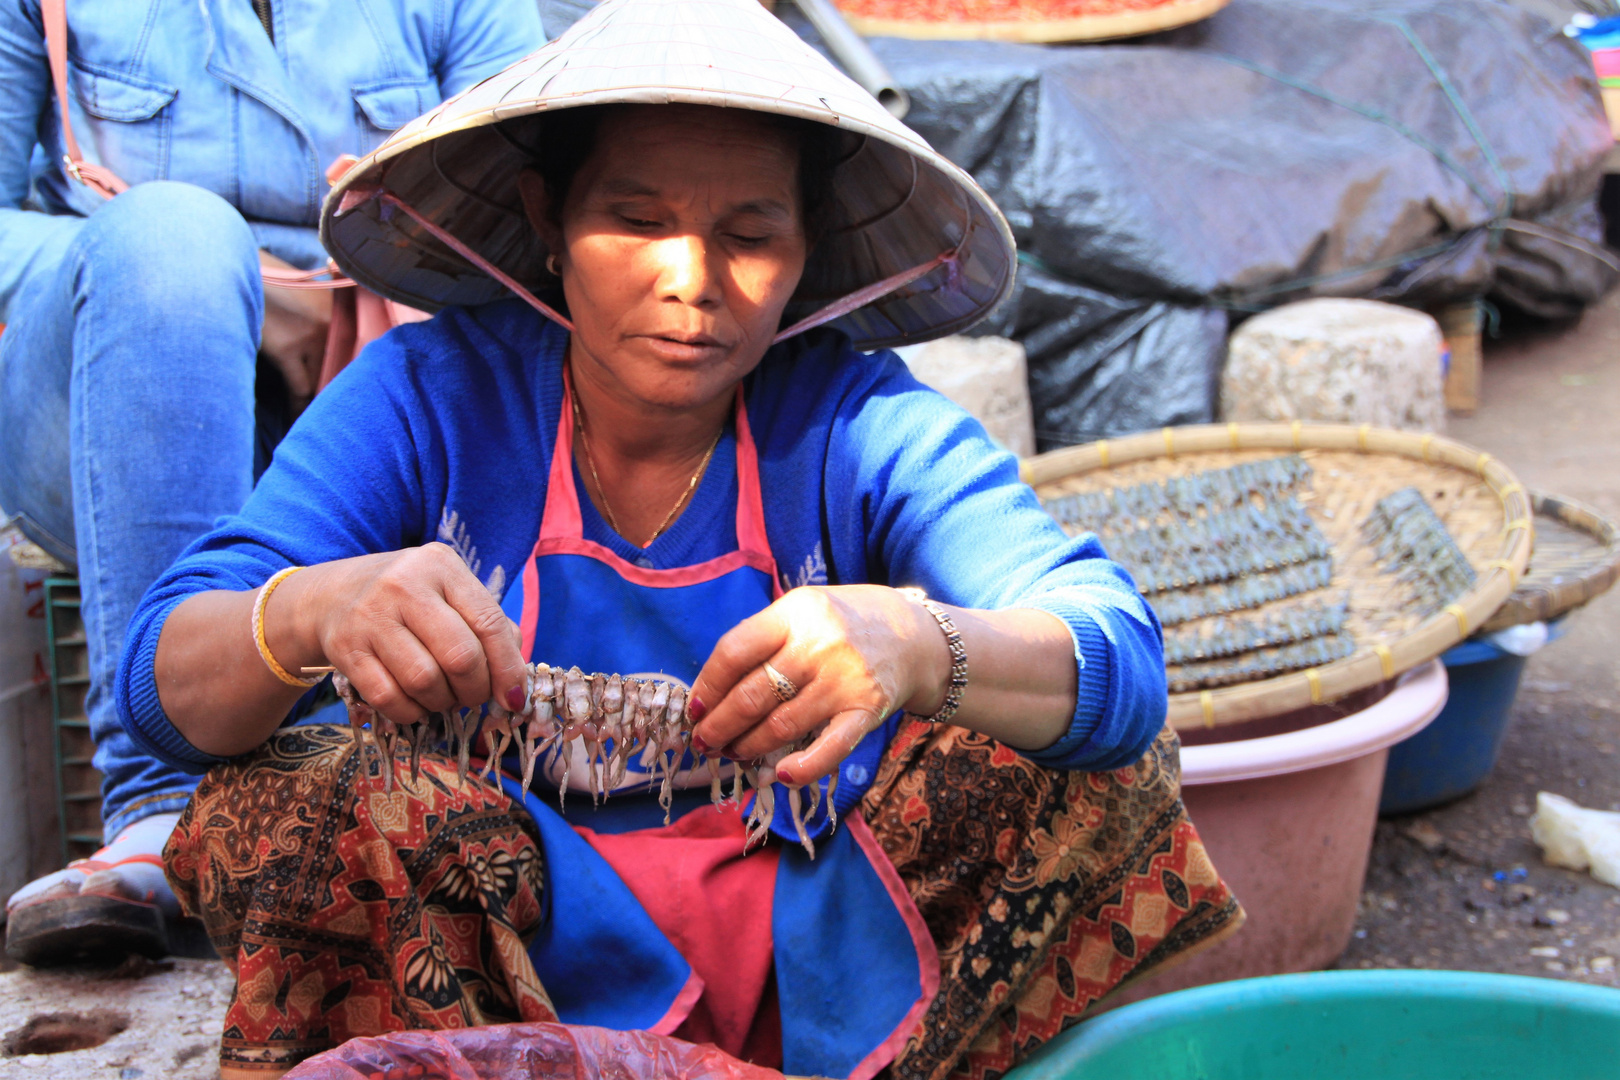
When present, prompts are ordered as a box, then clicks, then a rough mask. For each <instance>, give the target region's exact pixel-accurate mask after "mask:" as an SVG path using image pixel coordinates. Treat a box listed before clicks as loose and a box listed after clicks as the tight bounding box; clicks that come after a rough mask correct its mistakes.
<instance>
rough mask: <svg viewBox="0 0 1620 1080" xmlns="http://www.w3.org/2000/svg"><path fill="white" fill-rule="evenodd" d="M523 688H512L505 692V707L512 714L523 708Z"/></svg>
mask: <svg viewBox="0 0 1620 1080" xmlns="http://www.w3.org/2000/svg"><path fill="white" fill-rule="evenodd" d="M523 697H524V695H523V687H521V686H514V687H512V689H510V690H508V691H507V692H506V707H507V708H508V709H511V710H512V711H513V712H517V711H518V710H519V709H521V708H523Z"/></svg>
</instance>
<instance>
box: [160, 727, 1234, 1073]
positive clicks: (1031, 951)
mask: <svg viewBox="0 0 1620 1080" xmlns="http://www.w3.org/2000/svg"><path fill="white" fill-rule="evenodd" d="M1177 750H1178V744H1177V742H1176V738H1175V735H1174V733H1173V732H1170V731H1169V730H1168V729H1167V730H1166V731H1165V733H1163V734H1162V735H1161V736H1160V737H1159V739H1158V741H1157V742H1155V744H1154V745H1153V747H1152V749H1151V750H1150V751H1149V752H1148V753H1147V755H1146V756H1144V757H1143V758H1142V759H1141V760H1140V761H1138V762H1137V763H1136V764H1135V765H1132V766H1130V767H1129V768H1124V769H1116V770H1114V771H1112V772H1105V773H1079V772H1059V771H1055V770H1051V769H1045V768H1042V767H1041V766H1039V765H1036V764H1034V763H1033V762H1031V761H1030V760H1029V759H1028V758H1025V757H1024V756H1022V755H1021V754H1018V753H1017V752H1015V751H1013V750H1011V749H1009V748H1008V747H1006V746H1003V745H1002V744H1000V743H997V742H995V741H994V740H992V739H989V738H987V737H985V736H982V735H976V734H973V733H971V732H968V731H964V730H962V729H960V728H954V727H948V726H931V725H928V724H924V723H911V724H908V725H906V726H904V727H902V728H901V730H900V732H899V734H898V735H897V736H896V737H895V739H894V741H893V742H892V743H891V745H890V746H889V748H888V749H887V751H886V752H885V754H884V757H883V759H882V764H881V766H880V768H879V771H878V776H877V779H876V781H875V783H874V785H873V787H872V789H871V790H870V791H869V792H868V793H867V795H866V797H865V799H864V800H863V802H862V803H861V807H860V811H861V814H862V816H863V817H864V818H865V820H866V821H867V822H868V823H869V825H870V827H871V829H872V833H873V835H874V836H875V837H876V838H877V840H878V842H879V844H880V845H881V847H882V848H883V851H884V853H885V854H886V855H887V856H888V858H889V860H890V862H892V863H893V864H894V867H895V869H896V870H897V871H898V873H899V875H900V878H901V880H902V881H903V882H904V884H905V886H906V889H907V891H908V892H909V893H910V895H911V897H912V899H913V900H914V901H915V903H916V906H917V909H918V911H919V912H920V914H921V915H922V917H923V919H924V921H925V922H926V923H927V926H928V929H929V931H930V934H931V936H932V937H933V939H934V941H935V943H936V944H937V946H938V950H939V957H940V966H941V972H940V989H939V992H938V994H937V995H936V997H935V999H934V1001H933V1002H932V1004H931V1005H930V1007H929V1008H928V1010H927V1011H926V1012H925V1013H924V1015H923V1017H922V1019H921V1021H920V1022H919V1024H918V1026H917V1029H916V1031H914V1032H913V1033H912V1034H911V1036H910V1038H909V1040H908V1041H907V1043H906V1045H905V1047H904V1049H903V1050H902V1051H901V1052H900V1054H899V1056H898V1057H897V1058H896V1059H895V1061H894V1062H893V1063H892V1065H890V1067H889V1069H888V1070H887V1072H888V1074H889V1075H891V1076H892V1077H894V1078H896V1080H923V1078H928V1080H945V1078H951V1080H957V1078H967V1080H992V1078H994V1077H998V1076H1000V1075H1001V1074H1003V1073H1005V1072H1006V1071H1007V1070H1009V1069H1010V1068H1012V1066H1013V1065H1015V1064H1016V1063H1017V1062H1018V1061H1020V1060H1022V1059H1023V1058H1024V1057H1025V1056H1026V1055H1028V1054H1029V1052H1030V1051H1032V1050H1033V1049H1035V1048H1036V1047H1037V1046H1039V1045H1040V1044H1042V1043H1043V1042H1045V1041H1046V1040H1048V1039H1050V1038H1052V1037H1053V1036H1054V1035H1056V1034H1057V1033H1058V1032H1060V1031H1062V1030H1063V1029H1064V1028H1065V1027H1067V1026H1068V1025H1070V1024H1072V1023H1074V1022H1075V1021H1076V1020H1078V1019H1079V1018H1080V1016H1081V1014H1082V1013H1084V1012H1085V1010H1086V1009H1087V1008H1088V1007H1089V1006H1090V1005H1092V1004H1093V1003H1094V1002H1096V1001H1097V1000H1099V999H1100V998H1102V997H1103V996H1104V995H1106V994H1107V993H1109V992H1110V991H1111V990H1113V989H1114V988H1116V987H1117V986H1119V985H1120V984H1121V983H1122V982H1123V981H1124V980H1126V979H1127V978H1132V977H1135V976H1138V975H1140V974H1142V973H1143V972H1145V971H1147V970H1149V969H1151V968H1153V967H1155V966H1157V965H1158V964H1160V963H1161V962H1163V961H1164V960H1166V959H1168V958H1170V957H1172V956H1176V955H1178V954H1184V953H1185V952H1186V951H1188V950H1190V949H1192V948H1195V947H1197V946H1199V945H1202V944H1207V943H1209V942H1212V941H1214V940H1216V939H1217V938H1219V937H1220V936H1222V935H1223V934H1225V933H1227V932H1229V931H1230V930H1233V929H1235V928H1236V927H1237V926H1238V925H1239V923H1240V922H1241V921H1242V910H1241V909H1240V908H1239V907H1238V904H1237V901H1236V900H1234V899H1233V897H1232V894H1231V893H1230V891H1228V890H1227V888H1226V886H1225V885H1224V884H1222V883H1221V881H1220V878H1219V877H1218V876H1217V875H1216V873H1215V870H1214V868H1213V867H1212V866H1211V865H1210V862H1209V858H1208V856H1207V855H1206V854H1205V851H1204V847H1203V844H1202V843H1200V841H1199V839H1198V835H1197V833H1196V832H1195V831H1194V829H1193V827H1192V824H1191V823H1190V822H1189V821H1188V820H1187V815H1186V812H1185V810H1183V808H1182V805H1181V800H1180V780H1179V765H1178V759H1177ZM397 776H398V777H399V779H396V781H395V784H394V788H393V791H392V793H391V794H390V793H387V792H385V791H384V790H383V789H382V786H381V783H380V772H379V762H378V759H377V757H376V755H375V754H372V753H362V752H359V751H357V750H356V749H355V744H354V741H353V739H352V737H351V735H350V733H349V731H348V729H347V728H336V727H330V726H323V725H312V726H304V727H294V728H288V729H284V730H282V731H279V732H277V733H276V734H275V735H274V736H273V737H272V738H271V739H270V741H269V743H268V744H267V745H266V746H264V747H263V748H261V749H260V750H258V751H255V752H254V753H253V754H252V755H249V756H247V757H245V758H241V759H238V760H236V761H233V762H230V763H227V764H225V765H220V766H217V767H216V768H215V769H214V770H213V771H212V772H210V773H209V774H208V776H207V777H206V778H205V779H204V781H203V783H202V784H201V786H199V787H198V788H197V792H196V795H195V796H193V798H192V802H191V805H190V806H189V807H187V809H186V811H185V813H184V814H183V815H182V817H181V821H180V824H179V826H178V827H177V828H176V829H175V832H174V835H173V837H172V838H171V839H170V841H169V846H168V849H167V850H166V851H165V852H164V858H165V861H166V863H167V866H168V869H169V877H170V880H171V882H172V883H173V885H174V887H175V892H176V894H177V895H179V897H180V899H181V904H182V906H183V907H184V908H185V910H186V911H187V913H188V914H193V915H196V916H197V917H199V918H201V919H202V920H203V921H204V923H205V924H206V926H207V928H208V932H209V935H210V937H211V938H212V940H213V942H214V946H215V948H217V949H218V950H219V952H220V955H221V956H223V957H225V958H226V961H227V963H229V964H231V965H232V967H233V968H234V970H235V971H236V974H237V980H238V981H237V989H236V993H235V995H234V997H233V998H232V1001H231V1003H230V1006H229V1009H228V1011H227V1013H226V1017H225V1027H224V1039H223V1042H222V1046H221V1055H220V1057H221V1062H222V1063H223V1064H226V1065H231V1066H237V1067H247V1068H252V1067H255V1066H256V1067H260V1068H266V1069H269V1068H287V1067H289V1066H291V1065H293V1064H296V1063H297V1062H299V1061H301V1060H303V1059H304V1058H307V1057H310V1056H312V1055H313V1054H315V1053H317V1052H319V1051H321V1050H325V1049H328V1048H330V1047H333V1046H336V1045H338V1044H339V1043H341V1042H343V1041H344V1040H346V1039H348V1038H351V1037H353V1036H359V1035H379V1034H383V1033H386V1032H390V1031H401V1030H405V1029H411V1028H430V1029H443V1028H453V1027H465V1026H470V1025H474V1024H491V1023H503V1022H510V1021H518V1020H553V1019H555V1014H554V1010H553V1008H552V1005H551V1001H550V999H549V997H548V996H547V994H546V991H545V989H544V988H543V987H542V986H541V985H540V981H539V979H538V977H537V976H536V975H535V969H534V965H533V963H532V962H531V961H530V959H529V955H528V953H527V952H526V951H525V949H524V942H525V941H526V940H527V939H528V938H530V937H532V936H533V934H534V933H535V932H536V931H537V930H538V929H539V928H540V925H541V920H542V918H543V917H544V912H545V910H546V909H545V906H544V904H543V899H544V889H545V885H544V880H545V875H544V866H543V858H542V854H541V849H540V847H539V843H538V837H537V832H536V828H535V826H534V823H533V821H532V820H531V819H530V818H529V817H528V815H527V814H526V813H525V812H524V811H523V810H521V809H520V808H518V807H515V806H513V805H512V803H511V802H510V800H508V798H507V797H506V796H505V795H504V794H502V793H501V791H500V790H499V789H497V788H495V787H494V786H492V785H490V784H486V783H484V782H482V781H481V780H479V779H478V778H476V777H470V778H469V779H467V780H466V781H458V780H457V778H456V773H455V767H454V764H453V763H452V762H451V761H449V760H448V759H447V758H445V757H444V756H443V755H440V754H436V753H431V752H430V753H428V754H424V755H423V759H422V774H421V778H420V779H419V780H418V781H416V782H415V784H414V785H411V784H408V783H406V782H405V781H408V779H409V778H408V776H406V769H405V767H404V763H403V761H402V762H400V765H399V771H398V773H397ZM770 842H772V843H776V842H778V841H776V840H774V839H773V840H772V841H770ZM850 1007H851V1008H858V1007H859V1000H858V998H852V999H851V1001H850Z"/></svg>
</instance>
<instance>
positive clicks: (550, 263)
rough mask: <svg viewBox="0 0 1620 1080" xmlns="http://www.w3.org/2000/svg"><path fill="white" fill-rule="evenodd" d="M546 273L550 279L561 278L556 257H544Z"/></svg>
mask: <svg viewBox="0 0 1620 1080" xmlns="http://www.w3.org/2000/svg"><path fill="white" fill-rule="evenodd" d="M546 273H548V274H550V275H551V276H552V277H562V270H561V269H559V268H558V266H557V256H555V255H547V256H546Z"/></svg>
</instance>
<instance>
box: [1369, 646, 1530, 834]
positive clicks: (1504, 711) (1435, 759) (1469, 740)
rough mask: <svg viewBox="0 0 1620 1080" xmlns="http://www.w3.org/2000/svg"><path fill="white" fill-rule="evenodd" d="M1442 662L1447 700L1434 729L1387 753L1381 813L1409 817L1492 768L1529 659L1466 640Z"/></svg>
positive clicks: (1472, 784) (1460, 791) (1469, 786)
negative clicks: (1448, 688) (1448, 690)
mask: <svg viewBox="0 0 1620 1080" xmlns="http://www.w3.org/2000/svg"><path fill="white" fill-rule="evenodd" d="M1440 660H1441V662H1442V663H1444V664H1445V665H1446V677H1447V678H1448V679H1450V680H1451V697H1450V698H1449V699H1448V700H1447V701H1446V707H1445V708H1444V709H1441V710H1440V715H1439V716H1437V717H1435V718H1434V722H1433V723H1431V724H1430V725H1429V726H1428V727H1426V728H1424V729H1423V730H1422V731H1420V732H1418V733H1417V734H1416V735H1413V736H1412V737H1411V738H1409V739H1406V740H1404V741H1402V742H1398V743H1396V744H1395V745H1394V746H1392V747H1390V748H1389V764H1388V765H1387V766H1386V767H1385V770H1384V793H1383V795H1382V796H1381V797H1380V798H1379V800H1378V812H1379V813H1380V814H1410V813H1413V812H1414V811H1417V810H1423V809H1426V808H1428V807H1430V806H1436V805H1438V804H1440V803H1443V802H1447V801H1448V800H1451V799H1455V798H1457V797H1458V796H1460V795H1466V794H1467V793H1468V792H1470V791H1473V790H1474V789H1475V788H1476V787H1478V786H1479V785H1480V783H1481V781H1483V780H1484V779H1485V777H1487V776H1489V775H1490V772H1491V770H1492V769H1493V768H1495V767H1496V755H1497V753H1498V752H1499V751H1500V750H1501V749H1502V736H1503V735H1505V734H1506V733H1507V725H1508V717H1509V716H1511V715H1512V713H1513V700H1514V698H1516V697H1518V694H1519V679H1520V678H1521V677H1522V676H1523V675H1524V665H1525V663H1526V662H1527V658H1526V657H1523V656H1515V655H1513V654H1512V653H1510V652H1506V651H1504V650H1502V649H1499V648H1497V647H1496V646H1495V645H1492V644H1491V643H1490V642H1488V641H1465V642H1463V643H1462V644H1461V645H1458V646H1456V647H1454V648H1452V649H1449V650H1447V651H1446V653H1445V654H1444V655H1442V656H1441V657H1440Z"/></svg>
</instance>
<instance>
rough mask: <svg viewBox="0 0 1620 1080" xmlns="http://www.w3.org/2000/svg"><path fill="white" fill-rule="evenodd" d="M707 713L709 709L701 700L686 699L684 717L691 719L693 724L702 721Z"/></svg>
mask: <svg viewBox="0 0 1620 1080" xmlns="http://www.w3.org/2000/svg"><path fill="white" fill-rule="evenodd" d="M708 712H709V707H708V706H707V705H705V704H703V700H702V699H701V698H695V697H689V698H687V699H686V715H687V716H689V717H691V718H692V723H694V724H695V723H697V722H698V721H699V720H701V719H703V718H704V716H706V715H708Z"/></svg>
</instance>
